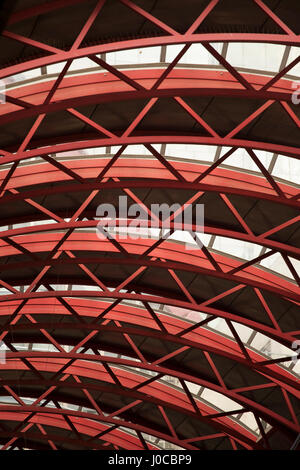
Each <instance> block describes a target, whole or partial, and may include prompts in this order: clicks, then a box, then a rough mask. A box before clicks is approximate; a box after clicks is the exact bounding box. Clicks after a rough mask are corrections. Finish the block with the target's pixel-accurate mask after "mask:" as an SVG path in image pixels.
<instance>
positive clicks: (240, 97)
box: [0, 0, 300, 450]
mask: <svg viewBox="0 0 300 470" xmlns="http://www.w3.org/2000/svg"><path fill="white" fill-rule="evenodd" d="M25 3H26V2H24V7H23V6H22V2H18V7H16V5H14V6H13V7H12V11H11V15H10V17H9V18H8V19H7V22H6V26H5V28H4V30H3V31H2V33H1V36H0V50H1V51H2V52H1V53H0V79H4V82H5V84H6V86H7V89H6V100H5V103H1V105H0V126H1V133H0V208H1V212H0V214H1V215H0V225H1V227H0V228H1V231H0V294H1V295H0V341H1V342H2V343H1V344H2V345H3V346H4V348H5V350H6V351H5V360H4V361H2V360H1V363H0V445H1V447H2V450H6V449H22V448H30V449H42V450H44V449H53V450H58V449H64V450H68V449H95V450H122V449H125V450H132V449H135V450H143V449H144V450H158V449H161V448H164V447H166V445H169V446H171V448H175V449H178V448H182V449H188V450H199V449H200V450H206V449H234V450H237V449H260V450H270V449H281V448H285V449H287V448H291V447H292V445H293V443H294V442H295V439H296V438H297V435H298V434H299V433H300V423H299V416H300V407H299V398H300V386H299V378H298V376H297V373H296V370H297V369H296V367H294V364H295V362H296V361H297V360H298V359H300V354H299V349H297V350H295V348H294V345H295V344H296V345H298V343H299V338H300V325H299V306H300V275H299V273H298V272H297V266H299V262H300V240H299V223H300V215H299V208H300V202H299V184H298V185H297V184H296V183H295V182H293V183H292V182H289V181H285V180H284V179H281V178H278V177H276V176H275V175H274V173H273V167H274V164H275V162H276V158H278V155H280V156H284V157H285V158H287V159H288V161H289V162H291V165H292V164H293V163H294V162H296V163H297V164H298V160H299V158H300V150H299V127H300V120H299V117H300V115H299V110H298V108H297V106H296V105H295V103H294V102H293V95H294V92H295V86H294V85H295V80H294V75H293V71H294V70H295V67H296V66H297V65H298V64H299V61H300V56H299V57H297V58H296V59H293V60H290V61H289V60H287V57H288V54H289V52H290V48H291V47H299V46H300V39H299V35H298V33H299V32H298V31H297V27H296V25H295V24H294V23H293V21H294V18H293V16H294V17H296V16H297V14H298V13H299V11H298V12H297V8H299V6H298V5H297V2H296V1H295V2H293V1H292V2H291V3H292V4H293V6H294V9H295V12H294V15H293V16H292V15H291V14H288V12H287V10H285V9H284V8H281V6H280V5H277V6H276V8H270V6H269V2H268V1H262V0H245V6H244V10H243V11H242V10H241V12H239V13H237V12H233V11H231V10H230V6H229V4H228V5H227V6H226V2H223V1H222V0H205V1H203V2H199V5H198V6H195V2H190V1H189V0H186V2H184V9H183V4H182V2H177V1H176V2H175V1H174V0H172V1H171V0H170V1H168V0H166V2H164V6H161V9H160V8H159V7H158V5H157V4H158V3H159V2H157V4H155V3H156V2H148V1H145V0H135V1H133V0H116V1H114V2H110V1H109V0H94V1H90V2H82V1H80V0H51V1H48V2H45V3H41V2H36V5H34V3H35V2H32V6H30V7H29V8H28V7H26V6H25ZM196 3H197V2H196ZM152 4H153V5H152ZM200 4H201V5H200ZM279 4H280V2H279ZM226 8H227V9H229V10H228V11H226ZM183 10H184V11H183ZM245 12H246V16H244V17H243V15H245ZM53 15H55V18H57V24H58V25H60V26H61V25H62V24H63V23H64V21H66V18H67V19H68V21H67V23H70V25H71V24H72V25H73V24H74V28H75V30H74V28H73V26H72V28H69V27H68V24H65V28H61V27H60V28H59V29H58V30H57V37H55V38H47V36H46V34H47V31H48V30H49V29H48V28H51V25H53ZM66 15H67V16H66ZM224 15H226V16H227V17H228V16H229V15H235V20H233V21H236V27H235V28H234V31H233V32H228V31H229V29H228V28H229V26H228V25H221V24H220V23H219V20H218V18H219V17H221V18H222V17H223V16H224ZM247 18H249V24H247V21H248V20H247ZM101 21H102V23H101ZM256 22H257V24H255V23H256ZM253 25H255V27H254V26H253ZM265 25H266V26H265ZM116 28H118V30H117V29H116ZM52 29H53V27H52ZM44 31H45V32H44ZM216 31H217V32H216ZM101 34H102V36H101ZM249 42H251V43H255V44H256V45H257V50H258V51H259V47H260V46H261V45H263V44H275V45H278V46H284V47H285V48H286V49H285V54H284V56H283V58H282V63H281V65H280V69H279V70H278V71H277V72H274V73H269V72H263V71H257V70H256V71H251V70H247V69H243V68H239V67H237V66H235V65H233V64H231V63H230V60H229V58H228V57H227V55H226V51H227V47H228V44H231V43H244V44H247V43H249ZM216 43H223V46H224V47H223V49H222V51H221V52H218V51H219V49H217V46H216ZM194 44H201V45H202V47H203V49H204V50H205V51H206V52H207V53H208V54H209V56H210V58H211V59H213V60H214V61H215V62H216V63H217V65H214V66H211V67H210V66H209V65H208V64H207V65H203V64H200V63H199V64H198V65H196V64H193V65H191V64H188V63H187V64H186V63H184V64H182V63H180V61H181V60H182V59H183V57H184V56H185V54H186V53H187V52H188V51H189V49H190V48H191V47H192V46H193V45H194ZM174 45H181V46H182V47H181V48H180V49H179V50H178V51H177V53H176V54H175V56H174V57H173V58H172V59H171V60H170V61H169V62H167V61H166V47H169V46H174ZM156 46H157V47H158V46H159V47H161V59H160V62H159V63H156V64H155V63H153V64H150V65H149V64H142V65H141V64H139V65H138V64H134V63H132V64H127V65H126V66H124V65H122V66H116V65H112V64H111V61H110V60H109V59H108V56H107V54H109V53H112V52H120V51H126V50H132V49H140V50H141V51H143V50H144V48H149V47H156ZM8 53H9V55H8ZM258 53H259V52H258ZM80 58H86V59H89V60H90V64H92V63H93V64H92V65H93V68H89V69H81V70H76V71H75V72H74V71H72V67H71V66H72V64H73V63H74V61H75V60H76V59H80ZM54 64H62V65H61V67H60V69H59V71H58V72H56V73H54V74H52V75H47V70H48V71H49V69H47V67H48V66H51V65H54ZM38 68H40V69H41V71H42V72H41V74H40V75H39V76H38V77H36V78H29V79H27V78H26V77H22V76H18V74H22V73H25V72H30V71H32V70H35V69H38ZM23 78H24V80H23ZM223 114H224V115H223ZM278 121H280V123H281V127H278V125H277V123H278ZM274 129H275V131H274ZM175 144H178V145H181V144H187V145H194V146H195V147H196V148H197V149H199V157H197V158H196V157H195V158H194V159H193V160H192V159H188V158H187V156H186V155H185V153H184V152H185V151H184V150H182V153H181V154H180V157H178V155H177V156H176V157H172V152H171V154H169V153H168V146H169V145H175ZM136 146H138V148H139V151H138V152H137V151H136V148H137V147H136ZM207 146H209V147H210V149H212V148H213V147H216V153H215V157H212V158H209V159H208V158H205V157H204V159H203V160H201V151H204V152H205V151H206V150H205V149H206V148H207ZM240 149H244V151H245V155H246V156H247V158H249V161H250V162H251V164H252V165H254V167H255V170H251V171H250V170H245V169H243V168H242V165H240V167H238V166H233V165H230V161H231V158H232V157H237V158H239V157H238V156H237V155H239V153H238V152H239V150H240ZM91 150H93V153H94V154H93V155H92V152H91ZM262 152H266V153H268V155H269V157H270V165H269V166H266V164H265V163H263V162H264V160H263V158H262V157H261V155H262ZM296 163H295V167H296ZM251 168H252V167H251ZM124 195H126V196H127V197H128V199H129V200H130V202H132V203H135V204H137V205H138V207H139V208H140V210H141V212H142V213H144V214H146V215H148V216H150V217H153V213H152V211H151V203H152V202H154V203H163V202H166V201H167V202H168V203H169V204H175V203H178V204H179V208H178V209H177V210H176V213H174V214H172V215H170V217H169V220H168V222H169V232H168V233H167V235H166V234H164V233H163V228H164V222H166V221H163V220H161V219H160V218H159V217H156V216H155V220H156V227H155V228H157V229H158V230H159V234H156V235H155V236H154V235H153V233H152V234H149V233H148V234H144V235H143V237H142V238H139V239H136V240H132V239H130V237H129V238H127V239H126V238H125V239H124V237H122V236H121V233H122V228H124V227H125V228H126V227H128V226H130V223H131V222H132V221H133V218H130V217H125V218H121V217H120V216H119V212H117V220H116V221H110V222H108V221H107V220H101V218H100V220H98V218H97V217H96V209H97V206H98V205H99V204H100V203H102V202H110V203H113V204H114V205H115V206H116V207H117V210H119V207H118V198H119V197H120V196H124ZM198 203H199V204H204V209H205V220H204V227H199V226H198V225H197V221H196V220H195V218H193V220H192V222H191V223H190V225H189V227H185V230H187V231H188V232H190V234H191V235H192V236H193V238H194V242H195V244H197V245H198V246H194V249H193V250H190V249H189V247H186V246H185V245H184V244H183V240H181V241H180V240H179V239H176V238H174V237H173V235H174V234H176V232H177V231H178V230H180V229H181V226H180V224H179V223H178V222H177V219H176V217H177V215H180V214H181V213H182V212H183V211H184V209H185V207H186V206H187V205H188V206H190V207H191V208H192V209H193V210H195V207H196V204H198ZM141 225H142V226H143V227H144V228H149V225H150V222H149V220H148V219H147V218H146V217H145V220H144V221H143V222H142V224H141ZM151 227H152V228H153V225H152V226H151ZM113 228H114V230H113ZM203 229H204V235H205V237H206V236H208V235H209V236H210V237H208V238H209V240H210V241H209V242H207V243H206V242H204V237H203V240H202V239H201V233H200V232H202V231H203ZM221 237H222V239H224V240H227V242H228V240H229V241H231V242H232V244H233V245H234V243H239V244H240V245H239V246H242V245H243V244H248V246H250V247H252V248H254V247H255V248H257V247H258V248H259V249H258V250H257V251H255V252H256V253H257V254H256V255H253V256H252V257H251V256H250V257H249V258H247V259H246V258H244V257H243V256H242V254H241V255H240V256H239V254H237V252H236V250H235V251H233V250H232V251H231V250H230V249H229V251H228V252H226V251H221V250H218V249H216V248H214V246H215V245H214V241H215V240H218V239H220V238H221ZM202 242H203V244H202ZM273 256H275V257H276V256H277V257H279V258H280V260H281V262H282V264H283V266H284V268H283V269H284V270H282V271H280V272H277V271H272V270H271V269H267V268H266V267H264V262H265V261H268V260H269V259H271V257H273ZM255 338H258V339H259V338H260V339H261V342H263V343H264V344H265V346H264V347H263V348H261V347H259V346H257V347H255V341H253V340H254V339H255ZM273 347H275V348H278V349H276V351H278V352H276V353H275V355H274V354H273V353H272V352H271V349H272V348H273ZM268 348H271V349H270V350H268ZM1 352H2V351H1ZM1 357H2V356H1ZM172 446H173V447H172Z"/></svg>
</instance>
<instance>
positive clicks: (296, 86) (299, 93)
mask: <svg viewBox="0 0 300 470" xmlns="http://www.w3.org/2000/svg"><path fill="white" fill-rule="evenodd" d="M292 88H293V90H295V91H294V92H293V94H292V103H293V104H296V105H297V104H299V103H300V81H299V82H293V83H292Z"/></svg>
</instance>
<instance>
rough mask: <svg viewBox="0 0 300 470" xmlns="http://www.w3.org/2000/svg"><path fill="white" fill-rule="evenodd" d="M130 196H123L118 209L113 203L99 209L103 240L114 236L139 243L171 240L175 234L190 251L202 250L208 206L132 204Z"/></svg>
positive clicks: (99, 228) (100, 206) (99, 231)
mask: <svg viewBox="0 0 300 470" xmlns="http://www.w3.org/2000/svg"><path fill="white" fill-rule="evenodd" d="M129 202H130V201H129V200H128V197H127V196H119V200H118V204H117V208H116V207H115V206H114V205H113V204H111V203H103V204H100V205H99V206H98V208H97V212H96V219H97V220H99V222H98V224H97V235H98V237H99V238H100V239H101V240H103V239H105V238H110V233H111V232H115V233H117V234H118V239H120V240H122V239H123V240H126V239H131V240H137V239H139V238H145V237H150V238H152V237H155V238H162V239H167V238H169V237H170V235H172V234H173V233H175V232H178V233H179V232H180V237H179V238H178V239H179V240H180V241H182V242H183V243H184V244H185V246H186V248H188V249H195V248H199V247H200V248H201V246H202V243H201V240H200V239H199V237H198V235H199V234H200V235H201V233H203V232H204V204H193V205H192V204H183V205H181V204H179V203H174V204H172V205H169V204H167V203H162V204H151V205H150V207H146V206H145V205H143V204H137V203H134V204H130V203H129Z"/></svg>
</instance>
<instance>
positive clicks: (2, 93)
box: [0, 80, 6, 104]
mask: <svg viewBox="0 0 300 470" xmlns="http://www.w3.org/2000/svg"><path fill="white" fill-rule="evenodd" d="M5 103H6V83H5V81H4V80H0V104H5Z"/></svg>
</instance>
